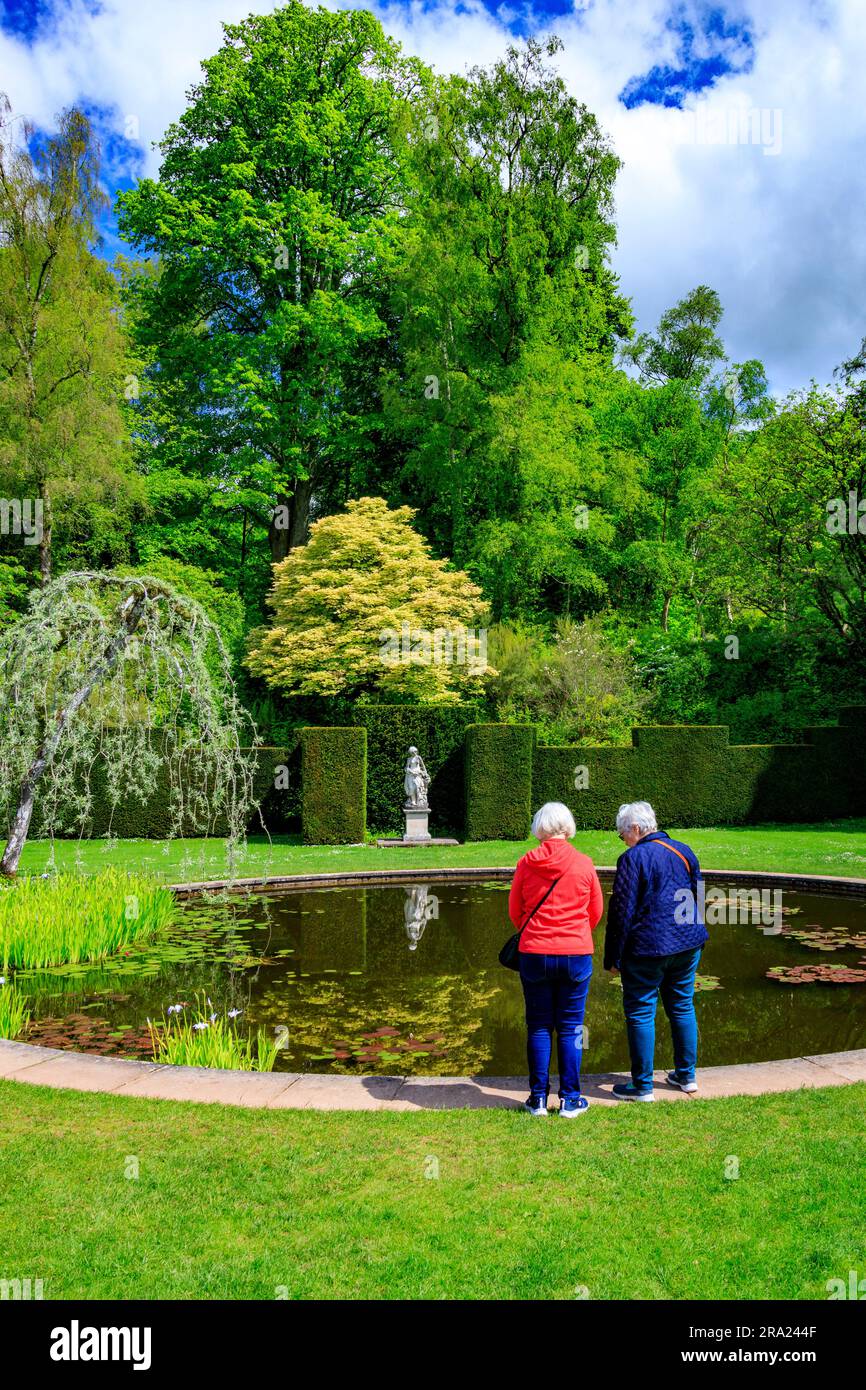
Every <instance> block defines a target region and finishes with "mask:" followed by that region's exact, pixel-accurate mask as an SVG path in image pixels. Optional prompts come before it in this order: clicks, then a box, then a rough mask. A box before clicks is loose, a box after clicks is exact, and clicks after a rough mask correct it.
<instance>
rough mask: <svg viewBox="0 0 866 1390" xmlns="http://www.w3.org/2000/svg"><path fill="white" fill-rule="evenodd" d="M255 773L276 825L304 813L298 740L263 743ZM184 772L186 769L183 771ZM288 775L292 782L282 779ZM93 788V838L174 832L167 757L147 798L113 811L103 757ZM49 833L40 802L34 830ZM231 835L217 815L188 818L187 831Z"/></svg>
mask: <svg viewBox="0 0 866 1390" xmlns="http://www.w3.org/2000/svg"><path fill="white" fill-rule="evenodd" d="M257 753H258V760H257V768H256V774H255V779H254V794H255V798H256V800H257V801H260V803H261V807H262V818H263V819H264V822H265V826H266V827H267V829H268V830H270V831H274V832H276V831H282V830H286V829H288V828H290V826H291V824H292V822H293V820H295V819H296V818H297V817H298V815H299V814H300V800H301V798H300V757H299V750H298V740H296V741H295V743H294V745H292V746H289V747H282V748H259V749H258V750H257ZM281 768H287V769H288V777H287V778H286V776H285V774H283V775H280V777H279V781H280V787H279V788H278V787H277V786H276V783H277V778H278V773H279V770H280V769H281ZM181 775H182V774H181ZM286 780H288V787H287V788H284V787H283V786H282V784H283V783H284V782H285V781H286ZM90 790H91V795H92V810H91V814H90V816H89V817H88V820H87V823H86V825H85V827H84V836H85V838H87V839H90V838H95V837H97V836H104V835H109V834H110V835H117V836H118V837H119V838H120V839H150V840H161V839H164V838H166V837H168V836H169V835H170V834H171V833H172V817H171V809H170V795H171V791H170V779H169V775H168V767H167V764H165V763H163V765H162V766H161V767H160V769H159V771H158V772H157V778H156V788H155V790H154V793H153V795H152V796H150V797H148V799H147V800H146V801H145V802H141V801H138V800H135V799H134V798H133V797H132V796H129V797H127V798H126V799H124V800H122V801H121V802H120V803H119V804H118V805H117V806H115V808H114V811H113V813H112V809H111V804H110V800H109V793H108V786H107V769H106V767H105V764H104V762H101V761H100V762H98V763H97V764H96V765H95V766H94V768H93V771H92V773H91V780H90ZM261 828H262V827H261V820H260V819H259V814H258V812H257V811H254V812H253V816H252V819H251V820H250V823H249V825H248V827H247V829H248V830H250V831H256V830H261ZM44 833H45V824H44V819H43V817H42V816H41V815H40V808H39V803H38V802H37V805H36V811H35V812H34V816H33V834H34V835H35V836H36V837H37V838H38V837H39V836H40V835H42V834H44ZM56 833H68V834H70V835H71V834H75V835H77V834H78V829H77V828H73V827H68V828H67V829H66V830H64V831H62V832H61V831H60V830H58V831H57V832H56ZM203 833H206V834H209V835H225V834H227V833H228V826H227V825H226V824H225V823H224V822H223V821H221V820H219V819H217V820H216V821H215V822H214V823H213V824H212V825H209V826H208V827H207V828H206V830H203V828H202V827H200V826H196V825H191V824H184V825H183V826H182V827H181V829H180V834H181V835H197V834H198V835H200V834H203Z"/></svg>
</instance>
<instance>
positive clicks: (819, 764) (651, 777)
mask: <svg viewBox="0 0 866 1390" xmlns="http://www.w3.org/2000/svg"><path fill="white" fill-rule="evenodd" d="M844 715H845V716H846V717H853V716H854V712H853V711H848V710H846V711H844ZM805 733H806V736H807V738H808V740H809V741H808V742H806V743H797V744H793V743H792V744H729V742H728V730H727V727H725V726H717V727H713V726H707V727H704V728H692V727H678V726H665V727H656V728H644V729H635V730H634V731H633V733H632V742H633V746H632V747H631V748H591V747H574V748H537V749H536V751H535V758H534V763H533V772H532V802H533V805H534V806H539V805H541V804H542V802H545V801H564V802H565V803H566V804H567V805H568V806H569V807H570V808H571V810H572V812H573V814H574V818H575V821H576V823H577V825H578V828H580V829H584V830H598V829H607V828H612V827H613V825H614V823H615V820H616V812H617V809H618V808H619V806H620V805H622V803H623V802H625V801H649V802H651V803H652V805H653V808H654V810H655V812H656V815H657V817H658V820H659V824H660V825H676V826H697V825H747V824H756V823H760V822H762V821H781V822H786V821H787V822H797V821H800V822H808V821H820V820H830V819H842V818H844V817H847V816H858V815H863V814H864V812H866V748H864V741H863V737H862V724H861V730H860V732H859V733H858V735H857V736H854V737H852V734H853V729H852V728H851V727H836V728H830V727H821V728H815V729H808V730H806V731H805ZM583 769H585V770H586V775H584V772H583ZM583 781H587V785H586V786H582V785H580V784H581V783H582V782H583Z"/></svg>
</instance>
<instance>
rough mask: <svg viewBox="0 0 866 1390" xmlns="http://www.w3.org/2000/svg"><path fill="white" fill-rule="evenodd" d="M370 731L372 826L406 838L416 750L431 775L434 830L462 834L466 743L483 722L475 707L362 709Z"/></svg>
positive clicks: (358, 711) (358, 714)
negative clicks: (410, 767)
mask: <svg viewBox="0 0 866 1390" xmlns="http://www.w3.org/2000/svg"><path fill="white" fill-rule="evenodd" d="M354 718H355V719H356V720H357V723H358V724H359V725H361V726H362V727H363V728H364V729H366V731H367V823H368V827H369V829H370V830H371V831H373V832H374V833H378V834H391V833H394V832H396V833H398V834H399V835H402V834H403V816H402V806H403V802H404V801H405V800H406V793H405V790H404V787H403V769H404V767H405V766H406V755H407V753H408V751H409V749H410V747H411V746H412V745H413V744H414V746H415V747H416V748H417V749H418V751H419V752H420V754H421V756H422V758H423V759H424V762H425V764H426V767H427V771H428V772H429V773H430V777H431V779H432V780H431V783H430V792H429V801H430V828H431V830H433V831H434V832H439V833H443V834H444V833H447V832H450V833H452V834H456V835H460V834H462V832H463V819H464V808H463V784H464V744H465V738H466V730H467V728H468V727H469V725H470V724H474V723H475V721H476V719H477V718H478V710H477V709H476V708H475V706H473V705H358V706H356V708H355V711H354Z"/></svg>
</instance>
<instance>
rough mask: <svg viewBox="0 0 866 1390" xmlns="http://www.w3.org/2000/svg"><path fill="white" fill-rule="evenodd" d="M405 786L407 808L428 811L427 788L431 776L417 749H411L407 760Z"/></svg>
mask: <svg viewBox="0 0 866 1390" xmlns="http://www.w3.org/2000/svg"><path fill="white" fill-rule="evenodd" d="M403 771H404V773H405V775H404V777H403V786H404V787H405V789H406V802H405V805H406V806H407V807H417V808H418V809H419V810H425V811H426V810H427V809H428V806H427V788H428V787H429V786H430V774H429V772H428V771H427V769H426V767H425V766H424V759H423V758H422V757H421V755H420V753H419V752H418V749H417V748H410V749H409V757H408V758H407V759H406V766H405V768H404V769H403Z"/></svg>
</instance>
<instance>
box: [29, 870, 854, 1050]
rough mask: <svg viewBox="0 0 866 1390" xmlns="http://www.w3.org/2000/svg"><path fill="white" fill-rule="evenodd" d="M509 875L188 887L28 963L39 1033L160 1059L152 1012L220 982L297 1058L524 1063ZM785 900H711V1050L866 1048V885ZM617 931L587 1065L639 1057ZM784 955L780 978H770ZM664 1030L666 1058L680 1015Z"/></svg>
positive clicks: (597, 993)
mask: <svg viewBox="0 0 866 1390" xmlns="http://www.w3.org/2000/svg"><path fill="white" fill-rule="evenodd" d="M609 886H610V885H609V883H608V884H607V885H606V886H605V892H606V893H607V892H608V891H609ZM507 889H508V884H507V883H500V882H486V883H479V882H477V881H476V882H448V883H435V882H430V881H427V882H426V883H425V882H421V881H420V880H419V881H418V882H417V883H415V884H411V885H406V884H401V885H399V886H396V887H394V886H378V885H377V886H369V885H365V886H354V887H344V888H327V889H306V890H298V889H294V890H291V889H289V890H280V891H275V890H273V889H268V890H262V891H257V892H253V893H244V894H242V893H238V892H235V893H232V894H225V895H223V896H222V897H216V898H214V897H210V896H209V897H206V898H192V899H188V900H186V901H184V902H182V903H181V904H180V920H179V923H178V925H177V927H176V928H174V929H172V930H171V931H170V932H169V933H168V934H167V935H166V936H165V937H164V938H161V939H160V940H159V941H158V942H156V943H151V944H150V945H147V946H143V947H139V948H134V949H132V950H130V951H129V952H127V953H126V954H125V955H124V956H122V957H119V958H115V959H112V960H110V961H107V962H105V963H103V964H102V965H100V966H99V967H96V968H93V967H81V966H78V967H64V968H62V969H58V970H54V971H50V972H40V973H39V974H33V973H29V974H28V973H26V972H20V973H19V974H18V976H17V977H16V978H17V983H18V985H19V987H20V988H21V990H22V991H23V992H24V993H26V994H27V996H28V1004H29V1006H30V1008H31V1010H32V1013H33V1023H32V1026H31V1030H30V1033H29V1034H28V1041H30V1042H36V1043H41V1044H43V1045H46V1046H51V1047H71V1048H76V1049H78V1050H81V1051H88V1052H99V1053H103V1054H107V1055H112V1056H121V1057H135V1058H143V1057H150V1055H151V1044H150V1036H149V1032H148V1028H147V1020H148V1019H149V1018H151V1019H162V1018H163V1016H164V1013H165V1011H166V1010H167V1009H168V1007H169V1006H171V1005H174V1006H176V1005H178V1004H180V1005H184V1006H185V1007H186V1008H192V1007H193V1006H194V1004H195V1000H196V997H197V995H201V994H205V995H207V996H209V997H210V999H212V1000H213V1005H214V1007H215V1008H217V1009H219V1010H220V1011H223V1010H226V1011H227V1010H229V1009H237V1010H241V1013H240V1016H239V1018H238V1026H239V1027H240V1028H242V1029H243V1028H245V1027H248V1028H252V1029H254V1030H255V1029H257V1028H264V1029H266V1030H267V1032H268V1033H269V1034H270V1035H271V1036H273V1037H278V1038H279V1039H280V1040H281V1042H282V1044H283V1046H282V1047H281V1050H280V1053H279V1058H278V1062H277V1067H278V1069H280V1070H286V1071H317V1072H357V1073H377V1072H378V1073H396V1074H408V1075H419V1074H428V1075H429V1074H433V1075H467V1074H475V1075H482V1076H485V1075H486V1076H510V1075H519V1074H521V1073H522V1072H523V1071H524V1070H525V1065H526V1064H525V1041H524V1029H523V998H522V992H521V988H520V981H519V979H518V977H517V975H516V974H514V973H512V972H511V971H507V970H503V969H502V967H501V966H500V965H499V964H498V961H497V953H498V951H499V948H500V946H501V944H502V942H503V940H504V939H505V937H506V936H507V935H509V933H510V932H511V930H512V928H511V926H510V924H509V922H508V916H507V911H506V903H507V896H506V895H507ZM714 891H720V890H714ZM739 891H740V892H741V893H742V889H740V890H739ZM783 904H784V905H783V909H782V915H781V916H778V915H774V914H773V912H772V911H768V909H767V907H766V905H765V907H764V911H763V921H761V920H759V917H760V914H759V912H758V907H757V903H756V902H753V903H752V905H751V908H750V909H749V910H746V909H745V908H744V902H743V900H742V899H741V901H740V902H739V904H738V906H736V907H734V906H732V905H731V904H730V902H729V903H728V904H725V903H721V904H715V905H711V907H710V913H709V915H708V921H709V924H710V941H709V943H708V945H707V948H706V950H705V952H704V955H703V959H702V961H701V966H700V976H699V986H700V989H699V995H698V999H697V1008H698V1020H699V1026H700V1030H701V1062H702V1064H703V1065H705V1066H711V1065H723V1064H728V1063H736V1062H757V1061H767V1060H771V1059H773V1058H781V1057H792V1056H802V1055H810V1054H813V1053H820V1052H836V1051H843V1050H847V1049H849V1048H860V1047H866V984H863V983H861V984H858V983H854V981H855V980H856V979H857V975H856V970H857V967H858V966H861V963H863V965H866V897H864V899H852V898H840V897H831V896H824V895H821V894H818V893H794V892H788V891H786V892H785V893H784V895H783ZM713 915H715V916H716V918H717V920H716V922H715V923H714V922H713V920H712V918H713ZM732 918H733V919H735V920H731V919H732ZM740 918H742V919H744V920H738V919H740ZM718 919H727V920H718ZM603 929H604V928H603V924H602V926H601V927H599V929H598V932H597V933H596V942H597V955H596V969H595V973H594V975H593V979H592V985H591V989H590V994H589V1002H588V1006H587V1015H586V1023H587V1029H588V1039H587V1047H586V1053H585V1061H584V1068H585V1070H586V1071H588V1072H602V1071H614V1070H616V1071H620V1070H623V1069H625V1068H626V1067H627V1063H628V1053H627V1048H626V1041H625V1032H624V1028H623V1021H622V1006H621V995H620V989H619V986H618V984H617V983H616V982H615V981H614V980H613V979H612V977H611V976H609V975H607V974H606V973H605V972H604V971H603V970H602V968H601V943H602V939H603V938H602V933H603ZM816 967H817V970H816ZM780 968H781V969H782V970H783V971H784V972H785V974H784V975H783V976H782V977H781V981H780V979H779V978H775V979H774V978H772V977H770V976H768V971H774V970H776V971H778V970H779V969H780ZM828 968H829V969H828ZM861 968H862V967H861ZM852 970H853V971H854V972H855V973H854V975H852V976H851V978H850V979H846V977H847V976H848V975H849V972H851V971H852ZM816 974H818V975H819V976H820V975H824V976H825V977H826V978H825V979H824V980H820V979H818V980H816V979H814V978H813V977H814V976H815V975H816ZM834 977H835V978H834ZM661 1039H662V1043H661V1046H660V1048H659V1052H658V1058H657V1060H658V1065H660V1066H661V1065H664V1064H665V1063H666V1062H668V1061H669V1057H668V1052H669V1045H668V1044H667V1042H666V1028H665V1025H664V1021H663V1019H662V1027H661Z"/></svg>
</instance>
